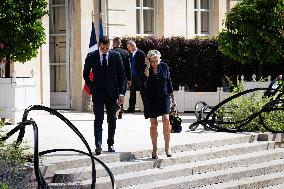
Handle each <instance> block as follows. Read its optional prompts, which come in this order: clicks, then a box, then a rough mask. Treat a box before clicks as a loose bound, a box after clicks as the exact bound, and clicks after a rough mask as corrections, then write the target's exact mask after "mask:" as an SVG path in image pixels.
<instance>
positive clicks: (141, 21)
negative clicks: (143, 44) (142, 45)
mask: <svg viewBox="0 0 284 189" xmlns="http://www.w3.org/2000/svg"><path fill="white" fill-rule="evenodd" d="M152 1H153V7H144V6H143V4H144V0H139V3H140V5H139V7H137V3H135V14H137V10H139V12H140V18H139V19H140V24H139V29H140V31H139V33H138V32H137V15H136V36H155V35H156V19H157V15H156V13H157V11H156V10H157V9H156V8H157V1H156V0H152ZM144 10H153V16H154V18H153V33H150V34H145V33H144V32H145V30H144Z"/></svg>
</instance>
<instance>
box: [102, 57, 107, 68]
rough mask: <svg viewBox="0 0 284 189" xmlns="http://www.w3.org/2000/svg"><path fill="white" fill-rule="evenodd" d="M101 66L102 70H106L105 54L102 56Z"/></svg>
mask: <svg viewBox="0 0 284 189" xmlns="http://www.w3.org/2000/svg"><path fill="white" fill-rule="evenodd" d="M102 66H103V69H104V70H106V68H107V59H106V54H103V60H102Z"/></svg>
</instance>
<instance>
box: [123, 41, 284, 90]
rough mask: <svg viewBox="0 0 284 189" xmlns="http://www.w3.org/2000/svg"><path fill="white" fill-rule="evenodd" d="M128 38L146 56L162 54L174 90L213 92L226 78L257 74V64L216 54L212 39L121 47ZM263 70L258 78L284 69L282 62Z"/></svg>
mask: <svg viewBox="0 0 284 189" xmlns="http://www.w3.org/2000/svg"><path fill="white" fill-rule="evenodd" d="M130 39H131V40H134V41H135V42H136V44H137V47H138V48H139V49H140V50H142V51H143V52H144V53H145V54H147V52H148V51H149V50H151V49H157V50H159V51H160V52H161V54H162V60H163V61H164V62H165V63H167V64H168V65H169V67H170V69H171V77H172V82H173V86H174V89H175V90H177V89H178V87H179V86H180V85H181V86H185V87H186V89H188V90H190V91H216V89H217V87H221V86H223V85H224V84H225V81H226V80H225V75H227V76H229V77H231V78H235V77H236V76H237V75H244V76H245V78H246V79H247V78H251V75H252V74H257V73H258V70H259V63H258V62H252V63H251V64H242V63H239V62H236V61H233V60H232V59H230V58H228V57H226V56H224V55H223V53H222V52H221V51H219V43H218V41H217V40H216V39H214V38H208V39H203V38H202V39H201V38H196V39H185V38H183V37H171V38H156V37H143V38H142V37H136V38H124V39H123V40H122V46H123V48H125V49H126V43H127V41H128V40H130ZM262 68H263V71H262V75H261V76H263V77H267V76H268V75H271V76H273V77H274V76H276V75H277V74H279V73H281V71H283V70H284V63H282V64H281V63H279V64H274V65H263V67H262ZM261 76H259V77H261Z"/></svg>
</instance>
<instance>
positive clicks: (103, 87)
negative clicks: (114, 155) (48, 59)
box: [83, 37, 125, 155]
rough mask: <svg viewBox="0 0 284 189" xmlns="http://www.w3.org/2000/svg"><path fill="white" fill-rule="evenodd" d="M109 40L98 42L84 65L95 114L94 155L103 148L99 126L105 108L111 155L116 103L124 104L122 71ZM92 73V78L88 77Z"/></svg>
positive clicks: (84, 73)
mask: <svg viewBox="0 0 284 189" xmlns="http://www.w3.org/2000/svg"><path fill="white" fill-rule="evenodd" d="M109 46H110V41H109V39H108V37H103V38H101V39H100V40H99V50H96V51H94V52H93V53H90V54H89V55H88V56H87V58H86V60H85V65H84V71H83V77H84V79H85V82H86V84H87V86H88V87H89V88H90V91H91V94H92V100H93V109H94V114H95V121H94V127H95V128H94V130H95V144H96V154H97V155H100V154H101V151H102V148H101V145H102V124H103V120H104V105H105V106H106V110H107V122H108V140H107V144H108V151H109V152H114V151H115V150H114V148H113V144H114V135H115V129H116V115H115V111H116V103H117V99H118V104H123V101H124V95H125V85H124V82H125V79H124V68H123V63H122V59H121V56H120V55H119V53H117V52H116V51H113V50H109ZM90 70H92V72H93V75H94V79H93V81H91V80H90V78H89V73H90Z"/></svg>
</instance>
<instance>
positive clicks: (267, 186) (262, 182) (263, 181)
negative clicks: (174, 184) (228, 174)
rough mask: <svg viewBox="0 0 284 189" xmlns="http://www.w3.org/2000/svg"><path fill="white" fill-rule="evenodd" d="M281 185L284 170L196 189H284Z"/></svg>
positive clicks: (283, 179) (283, 178) (283, 180)
mask: <svg viewBox="0 0 284 189" xmlns="http://www.w3.org/2000/svg"><path fill="white" fill-rule="evenodd" d="M281 183H284V170H283V171H279V172H275V173H270V174H265V175H260V176H255V177H249V178H244V179H240V180H235V181H229V182H223V183H217V184H212V185H208V186H204V187H198V188H195V189H256V188H261V189H283V188H284V184H281ZM279 184H280V185H279ZM281 187H282V188H281Z"/></svg>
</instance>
